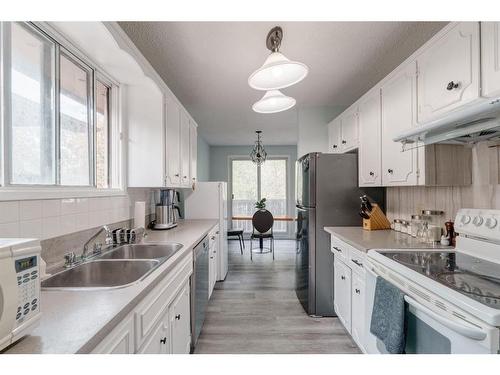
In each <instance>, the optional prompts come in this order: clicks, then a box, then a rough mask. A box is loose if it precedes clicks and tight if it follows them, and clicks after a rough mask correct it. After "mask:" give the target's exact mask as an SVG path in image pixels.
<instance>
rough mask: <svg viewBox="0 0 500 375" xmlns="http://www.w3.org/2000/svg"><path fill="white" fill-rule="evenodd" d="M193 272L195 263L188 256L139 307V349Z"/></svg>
mask: <svg viewBox="0 0 500 375" xmlns="http://www.w3.org/2000/svg"><path fill="white" fill-rule="evenodd" d="M192 272H193V261H192V257H189V256H188V257H186V259H184V260H182V261H181V263H180V264H179V265H178V266H176V267H175V268H174V269H173V270H172V271H171V272H170V275H169V276H167V277H166V278H165V280H163V281H162V282H161V283H160V285H158V286H157V287H156V288H155V289H154V290H153V291H152V292H151V293H149V295H148V296H146V298H145V299H144V300H143V302H142V303H141V304H140V306H138V307H137V309H136V313H135V322H136V330H135V332H136V334H135V339H136V340H135V341H136V347H137V348H139V347H140V346H141V345H142V344H143V342H144V340H145V339H146V337H148V336H149V335H150V334H151V332H152V331H153V329H154V328H155V327H156V324H157V322H158V321H159V319H160V317H161V316H162V315H163V314H164V312H165V311H166V310H167V307H168V305H169V304H170V303H171V301H172V300H173V298H174V297H175V295H176V294H177V292H178V290H179V289H180V288H181V287H182V286H183V285H184V284H185V283H186V282H187V281H188V280H189V277H190V276H191V274H192Z"/></svg>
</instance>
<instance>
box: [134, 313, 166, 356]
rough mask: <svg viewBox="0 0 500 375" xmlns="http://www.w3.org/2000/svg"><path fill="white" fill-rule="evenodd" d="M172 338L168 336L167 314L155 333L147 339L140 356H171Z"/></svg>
mask: <svg viewBox="0 0 500 375" xmlns="http://www.w3.org/2000/svg"><path fill="white" fill-rule="evenodd" d="M170 344H171V343H170V337H169V335H168V313H165V315H164V317H163V318H162V320H161V321H160V322H159V323H158V326H157V327H156V328H155V329H154V330H153V333H151V335H150V336H149V337H148V338H147V339H146V341H145V342H144V344H143V345H142V347H141V348H140V350H139V352H138V353H139V354H169V353H170V346H171V345H170Z"/></svg>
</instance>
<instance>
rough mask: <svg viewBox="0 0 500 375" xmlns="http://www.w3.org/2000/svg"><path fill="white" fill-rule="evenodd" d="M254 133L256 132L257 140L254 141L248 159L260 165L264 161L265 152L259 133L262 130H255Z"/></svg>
mask: <svg viewBox="0 0 500 375" xmlns="http://www.w3.org/2000/svg"><path fill="white" fill-rule="evenodd" d="M255 133H257V140H256V141H255V146H253V150H252V152H251V153H250V159H252V161H253V162H254V163H255V164H257V165H261V164H263V163H264V162H265V161H266V157H267V152H266V150H265V149H264V145H263V144H262V141H261V140H260V134H261V133H262V131H261V130H256V131H255Z"/></svg>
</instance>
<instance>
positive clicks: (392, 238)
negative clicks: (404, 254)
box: [324, 227, 450, 253]
mask: <svg viewBox="0 0 500 375" xmlns="http://www.w3.org/2000/svg"><path fill="white" fill-rule="evenodd" d="M324 230H325V231H327V232H328V233H330V234H333V235H334V236H336V237H337V238H338V239H340V240H342V241H344V242H346V243H348V244H349V245H351V246H353V247H355V248H356V249H358V250H360V251H363V252H365V253H366V252H368V250H371V249H450V246H443V245H441V244H435V245H432V244H428V243H422V242H420V241H419V240H418V239H416V238H414V237H412V236H410V235H409V234H406V233H401V232H396V231H394V230H391V229H385V230H371V231H370V230H364V229H363V228H362V227H324Z"/></svg>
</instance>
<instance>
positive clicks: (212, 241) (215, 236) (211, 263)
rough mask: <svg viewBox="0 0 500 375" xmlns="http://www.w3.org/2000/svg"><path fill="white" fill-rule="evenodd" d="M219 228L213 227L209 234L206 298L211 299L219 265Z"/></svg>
mask: <svg viewBox="0 0 500 375" xmlns="http://www.w3.org/2000/svg"><path fill="white" fill-rule="evenodd" d="M219 236H220V233H219V226H217V227H215V228H214V229H213V230H212V232H210V234H209V249H208V252H209V259H208V298H210V297H211V295H212V292H213V290H214V287H215V283H216V281H217V269H218V266H217V265H218V264H219V256H220V254H219Z"/></svg>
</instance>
